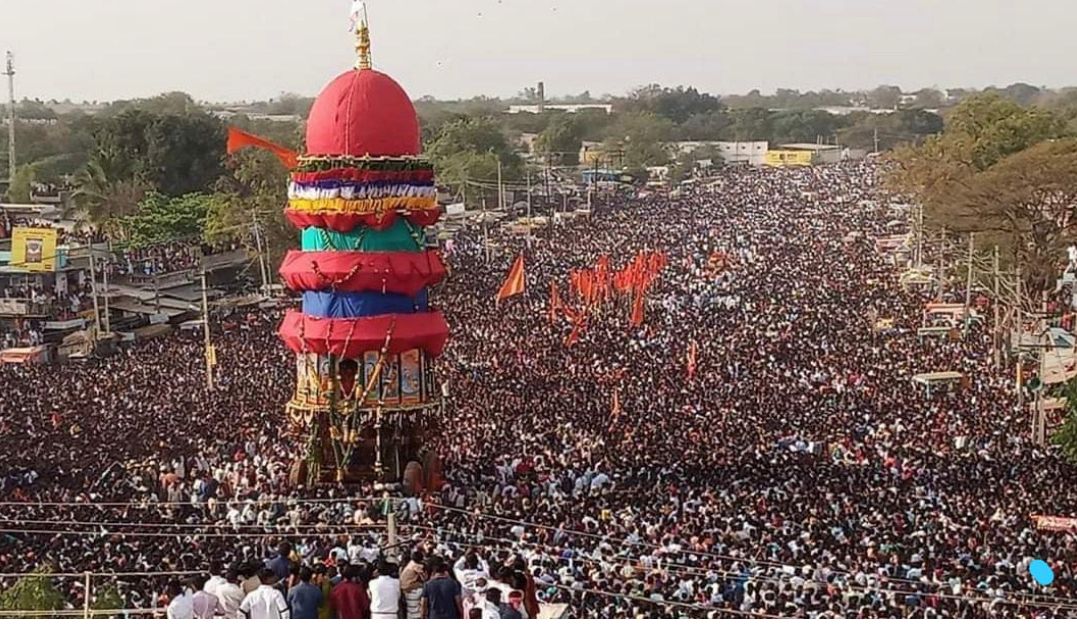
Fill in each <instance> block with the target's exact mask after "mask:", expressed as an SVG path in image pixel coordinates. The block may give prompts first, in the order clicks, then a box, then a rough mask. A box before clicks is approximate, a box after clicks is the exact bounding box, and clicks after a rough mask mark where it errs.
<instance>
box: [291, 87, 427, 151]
mask: <svg viewBox="0 0 1077 625" xmlns="http://www.w3.org/2000/svg"><path fill="white" fill-rule="evenodd" d="M421 149H422V142H421V141H420V137H419V117H418V115H416V114H415V106H414V105H413V104H412V103H411V98H409V97H408V94H407V93H406V92H405V91H404V89H403V88H402V87H401V86H400V85H399V84H397V82H396V81H395V80H393V79H392V78H390V77H389V76H387V75H385V74H383V73H381V72H378V71H375V70H372V69H364V70H362V71H356V70H348V71H346V72H344V73H343V74H341V75H340V76H337V77H336V79H334V80H333V82H331V83H329V85H328V86H326V88H325V89H324V90H323V91H322V93H321V94H320V95H319V96H318V99H317V100H315V101H314V105H313V106H312V107H311V109H310V115H309V116H308V119H307V153H308V154H317V155H320V156H342V155H346V156H364V155H366V154H371V155H374V156H405V155H413V154H418V153H419V151H420V150H421Z"/></svg>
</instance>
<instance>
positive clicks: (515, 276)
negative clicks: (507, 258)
mask: <svg viewBox="0 0 1077 625" xmlns="http://www.w3.org/2000/svg"><path fill="white" fill-rule="evenodd" d="M524 286H525V279H524V255H523V254H520V255H519V256H517V257H516V262H514V263H512V269H509V275H508V277H506V278H505V283H504V284H502V285H501V290H499V291H498V292H497V298H496V299H495V301H496V302H498V303H501V300H503V299H508V298H510V297H512V296H514V295H519V294H521V293H523V292H524Z"/></svg>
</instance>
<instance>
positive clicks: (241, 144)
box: [228, 128, 299, 169]
mask: <svg viewBox="0 0 1077 625" xmlns="http://www.w3.org/2000/svg"><path fill="white" fill-rule="evenodd" d="M243 148H262V149H263V150H269V151H270V152H272V153H273V154H274V155H276V157H277V158H278V159H280V162H281V163H284V166H285V167H287V168H288V169H295V166H296V165H298V164H299V155H298V154H296V152H295V151H294V150H289V149H288V148H286V147H284V146H283V145H278V144H276V143H273V142H272V141H269V140H268V139H263V138H261V137H259V136H257V135H252V134H250V133H249V132H243V131H242V130H240V129H239V128H229V129H228V153H229V154H235V153H236V152H238V151H240V150H242V149H243Z"/></svg>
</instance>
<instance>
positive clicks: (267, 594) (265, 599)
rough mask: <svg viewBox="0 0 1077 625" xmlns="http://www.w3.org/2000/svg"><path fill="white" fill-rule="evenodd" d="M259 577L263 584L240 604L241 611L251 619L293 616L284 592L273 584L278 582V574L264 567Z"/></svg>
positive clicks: (245, 616)
mask: <svg viewBox="0 0 1077 625" xmlns="http://www.w3.org/2000/svg"><path fill="white" fill-rule="evenodd" d="M258 579H259V581H261V582H262V585H261V586H259V587H258V588H255V589H254V591H253V592H251V594H249V595H247V596H246V597H245V598H244V599H243V603H241V604H239V613H240V614H242V615H243V616H244V618H249V619H286V618H291V612H290V610H289V608H288V602H287V601H286V600H285V599H284V594H283V593H281V591H279V590H277V589H276V588H275V587H274V586H273V584H276V583H277V576H276V575H275V574H274V573H273V571H270V570H269V569H262V570H261V571H259V573H258Z"/></svg>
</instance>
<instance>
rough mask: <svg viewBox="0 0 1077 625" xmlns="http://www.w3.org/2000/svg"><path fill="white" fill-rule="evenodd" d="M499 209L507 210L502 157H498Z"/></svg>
mask: <svg viewBox="0 0 1077 625" xmlns="http://www.w3.org/2000/svg"><path fill="white" fill-rule="evenodd" d="M497 209H498V210H505V187H504V186H503V185H502V184H501V157H500V156H499V157H497Z"/></svg>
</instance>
